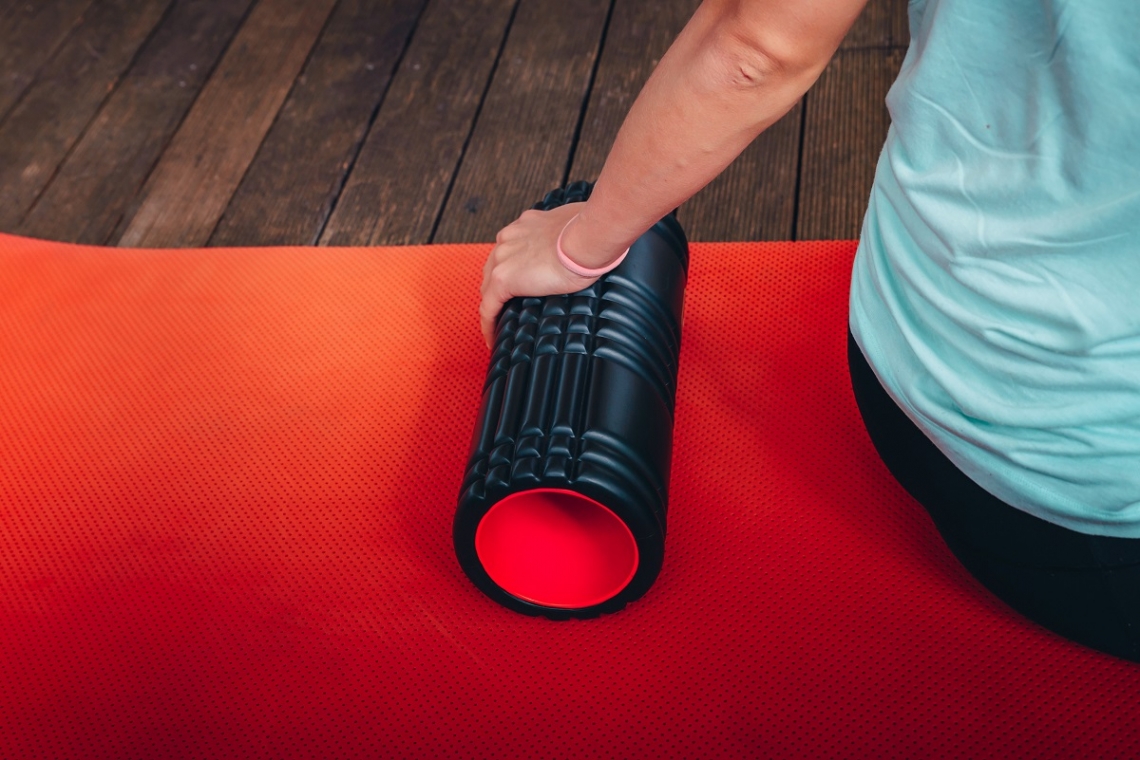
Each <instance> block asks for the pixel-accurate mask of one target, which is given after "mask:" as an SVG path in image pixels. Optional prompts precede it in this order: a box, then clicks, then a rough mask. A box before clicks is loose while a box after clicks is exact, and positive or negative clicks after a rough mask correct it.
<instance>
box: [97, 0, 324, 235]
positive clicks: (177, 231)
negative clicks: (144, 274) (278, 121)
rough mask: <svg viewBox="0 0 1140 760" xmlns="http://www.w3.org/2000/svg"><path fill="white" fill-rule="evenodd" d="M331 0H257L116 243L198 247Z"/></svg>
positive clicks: (304, 55) (272, 114)
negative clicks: (258, 0) (259, 0)
mask: <svg viewBox="0 0 1140 760" xmlns="http://www.w3.org/2000/svg"><path fill="white" fill-rule="evenodd" d="M333 4H334V0H261V2H259V3H258V4H257V5H256V6H255V7H254V9H253V11H252V12H251V13H250V15H249V17H248V18H247V19H246V22H245V23H244V24H243V25H242V28H241V30H240V31H239V32H238V34H237V37H236V38H235V39H234V41H233V43H232V44H231V45H230V48H229V49H228V50H227V51H226V54H225V56H224V57H223V58H222V61H221V63H219V64H218V68H217V70H216V71H215V72H214V73H213V75H212V76H211V77H210V79H209V81H207V82H206V85H205V87H203V88H202V94H201V95H200V96H199V97H198V100H197V101H196V102H195V103H194V106H193V107H192V108H191V109H190V113H189V114H187V116H186V120H185V122H183V124H182V126H181V127H180V128H179V130H178V132H177V133H176V134H175V135H174V138H173V139H172V140H171V143H170V146H169V147H168V148H167V149H166V151H165V152H164V153H163V155H162V158H161V159H160V160H159V162H158V165H157V166H156V167H155V169H154V171H153V172H152V173H151V175H150V178H149V179H148V180H147V183H146V185H145V186H144V187H143V189H142V191H141V193H140V198H139V199H138V201H137V202H136V204H132V205H133V206H134V208H133V209H132V211H133V213H131V212H130V211H129V212H128V214H129V216H128V217H127V219H128V220H129V221H125V222H124V224H123V225H121V228H122V234H121V236H119V244H120V245H124V246H140V247H167V246H200V245H204V244H205V243H206V241H207V240H209V238H210V234H211V233H212V232H213V231H214V227H215V226H216V225H217V223H218V219H219V218H220V217H221V215H222V212H223V211H224V210H225V208H226V204H227V203H229V200H230V198H231V197H232V196H233V193H234V190H235V189H236V188H237V186H238V183H239V182H240V181H241V178H242V176H243V175H244V174H245V171H246V169H247V168H248V167H249V164H250V161H251V160H252V159H253V156H254V154H255V153H256V152H257V148H258V146H259V145H260V144H261V141H262V139H263V138H264V137H265V134H266V132H268V131H269V127H270V126H271V125H272V123H273V119H274V118H275V117H276V115H277V112H278V110H280V108H281V104H282V103H283V102H284V100H285V97H286V96H287V95H288V93H289V90H290V88H291V87H292V85H293V81H294V80H295V79H296V78H297V74H298V73H299V72H300V71H301V67H302V66H303V65H304V62H305V59H306V58H307V57H308V55H309V51H310V50H312V48H313V44H314V43H315V42H316V40H317V36H318V35H319V34H320V31H321V29H322V28H323V26H324V24H325V21H326V19H328V16H329V13H330V11H331V10H332V7H333Z"/></svg>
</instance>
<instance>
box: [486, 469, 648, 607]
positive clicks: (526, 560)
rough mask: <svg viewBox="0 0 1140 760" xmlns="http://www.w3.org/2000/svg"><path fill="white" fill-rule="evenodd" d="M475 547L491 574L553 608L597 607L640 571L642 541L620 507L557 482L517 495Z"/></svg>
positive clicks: (493, 514)
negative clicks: (615, 508) (614, 508)
mask: <svg viewBox="0 0 1140 760" xmlns="http://www.w3.org/2000/svg"><path fill="white" fill-rule="evenodd" d="M475 551H476V553H477V554H478V555H479V561H480V563H482V565H483V568H484V569H485V570H486V571H487V574H488V575H489V576H491V580H493V581H495V583H497V584H498V585H499V586H500V587H501V588H503V589H504V590H505V591H507V592H508V593H511V594H514V595H515V596H517V597H519V598H520V599H525V600H527V601H529V602H534V603H536V604H541V605H544V606H546V607H562V608H571V609H572V608H581V607H590V606H592V605H595V604H601V603H602V602H604V601H606V600H607V599H610V598H611V597H613V596H614V595H615V594H617V593H618V592H619V591H621V590H622V589H623V588H625V586H626V584H627V583H629V582H630V580H631V579H632V578H633V575H634V573H636V572H637V541H636V540H635V539H634V537H633V533H631V532H630V530H629V528H628V527H627V526H626V524H625V523H624V522H622V520H621V518H620V517H618V516H617V515H616V514H614V512H613V511H612V510H611V509H609V508H608V507H606V506H605V505H604V504H601V503H599V502H597V501H595V500H593V499H591V498H589V497H587V496H583V495H581V494H578V493H575V492H573V491H566V490H561V489H557V488H535V489H532V490H529V491H522V492H520V493H516V494H511V495H510V496H507V497H506V498H504V499H502V500H500V501H499V502H497V503H496V504H494V505H493V506H492V507H491V508H490V509H489V510H487V514H486V515H485V516H484V517H483V519H482V520H481V521H480V522H479V527H478V528H477V529H476V531H475Z"/></svg>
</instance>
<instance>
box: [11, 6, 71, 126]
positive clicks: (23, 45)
mask: <svg viewBox="0 0 1140 760" xmlns="http://www.w3.org/2000/svg"><path fill="white" fill-rule="evenodd" d="M7 5H8V7H7V8H6V9H5V11H6V12H5V13H4V15H3V21H2V22H0V119H2V118H3V117H4V115H5V114H7V113H8V111H9V110H10V109H11V108H12V106H13V105H14V104H15V103H16V101H17V100H19V98H20V95H21V94H23V92H24V91H25V90H26V89H27V88H28V86H29V85H30V84H31V83H32V81H33V80H34V79H35V77H36V73H37V72H38V71H39V70H40V67H41V66H43V65H44V63H45V62H46V61H48V60H49V59H50V58H51V56H52V54H53V53H55V51H56V50H57V49H58V48H59V46H60V45H61V44H62V43H63V41H64V40H65V39H66V38H67V35H68V34H70V33H71V31H72V29H74V28H75V25H76V24H77V23H78V22H79V20H80V19H81V18H82V16H83V11H85V10H87V8H88V6H90V5H91V0H35V1H34V2H33V1H32V0H9V2H7Z"/></svg>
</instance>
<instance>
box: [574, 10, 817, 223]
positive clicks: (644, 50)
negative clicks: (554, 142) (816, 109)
mask: <svg viewBox="0 0 1140 760" xmlns="http://www.w3.org/2000/svg"><path fill="white" fill-rule="evenodd" d="M697 5H698V2H696V0H662V1H661V2H657V3H644V2H628V0H626V1H622V0H619V2H618V4H617V5H616V6H615V8H614V13H613V20H612V21H611V23H610V28H609V32H608V34H607V35H606V44H605V50H604V51H603V53H602V60H601V62H600V63H599V66H598V74H597V79H596V81H595V83H594V91H593V93H592V94H591V97H590V104H589V107H588V108H587V111H586V117H585V121H584V122H583V126H582V134H581V139H580V141H579V143H578V148H577V151H576V153H575V155H574V161H573V168H572V171H571V179H596V178H597V176H598V174H599V173H600V172H601V169H602V165H603V164H604V162H605V157H606V154H607V153H608V152H609V149H610V147H611V146H612V145H613V141H614V137H615V136H616V135H617V132H618V129H619V127H620V126H621V123H622V121H623V120H624V119H625V116H626V114H627V113H628V111H629V109H630V107H631V106H632V105H633V101H634V99H635V98H636V97H637V94H638V92H640V90H641V88H642V86H643V85H644V83H645V80H647V79H648V78H649V75H650V73H652V71H653V68H654V67H655V66H656V65H657V62H658V61H659V60H660V59H661V57H662V56H663V55H664V54H665V51H666V50H667V49H668V48H669V45H670V44H672V42H673V40H674V39H675V38H676V36H677V35H678V34H679V33H680V32H681V29H682V28H684V26H685V24H686V23H687V22H688V20H689V18H690V17H691V16H692V14H693V12H694V11H695V10H696V8H697ZM800 117H801V108H800V106H799V105H798V104H797V105H796V106H795V107H794V108H793V109H792V110H791V111H790V112H789V114H788V115H787V116H786V117H784V118H783V119H781V120H780V121H779V122H777V123H776V124H773V125H772V126H771V127H769V128H768V129H767V130H766V131H765V132H764V133H763V134H761V135H760V137H759V138H757V139H756V140H755V141H754V142H753V143H752V144H751V145H750V146H749V147H748V148H747V149H746V150H745V151H744V152H743V153H742V154H741V155H740V157H738V158H737V159H736V161H734V162H733V163H732V164H731V165H730V166H729V167H728V168H727V169H725V171H724V172H722V173H721V174H720V176H718V177H717V178H716V179H714V180H713V181H712V182H711V183H710V184H709V185H708V187H706V188H705V189H704V190H702V191H701V192H699V193H697V194H696V195H695V196H693V198H691V199H690V200H689V201H688V202H686V203H685V204H684V205H683V206H682V207H681V209H680V211H679V213H678V219H679V220H680V221H681V223H682V226H683V227H684V228H685V233H686V234H687V235H688V236H689V238H690V239H691V240H786V239H788V238H789V237H790V236H791V232H792V222H793V218H794V208H795V187H796V169H797V164H798V158H799V142H800Z"/></svg>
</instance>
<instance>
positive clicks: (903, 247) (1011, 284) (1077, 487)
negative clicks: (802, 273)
mask: <svg viewBox="0 0 1140 760" xmlns="http://www.w3.org/2000/svg"><path fill="white" fill-rule="evenodd" d="M910 13H911V35H912V42H911V47H910V50H909V51H908V53H907V56H906V59H905V61H904V63H903V66H902V70H901V72H900V74H899V78H898V80H897V81H896V82H895V84H894V86H893V87H892V88H891V91H890V94H889V95H888V98H887V104H888V107H889V109H890V112H891V118H892V126H891V129H890V133H889V135H888V138H887V142H886V145H885V146H884V150H883V154H882V156H881V157H880V161H879V166H878V169H877V173H876V178H875V185H874V189H873V191H872V195H871V199H870V204H869V208H868V212H867V216H866V219H865V222H864V229H863V234H862V239H861V241H860V248H859V253H858V255H857V257H856V264H855V269H854V272H853V278H852V304H851V326H852V330H853V332H854V333H855V336H856V339H857V340H858V342H859V344H860V346H861V347H862V348H863V350H864V352H865V353H866V354H867V357H868V359H869V361H870V362H871V364H872V366H873V367H874V368H875V370H876V373H877V374H878V375H879V377H880V379H881V380H882V381H883V383H884V385H885V386H886V387H887V390H888V391H889V392H890V393H891V395H892V396H893V397H894V398H895V399H896V401H898V402H899V404H900V405H901V406H902V407H903V409H904V410H905V411H906V412H907V413H908V415H910V416H911V418H912V419H914V420H915V422H916V423H918V424H919V426H920V427H922V428H923V429H924V430H925V431H926V432H927V434H928V435H930V437H931V438H932V439H933V440H934V441H935V443H937V444H938V445H939V447H940V448H941V449H942V450H943V451H944V452H946V453H947V455H949V456H950V458H951V459H952V460H953V461H955V463H957V464H958V465H959V467H961V468H962V469H963V470H965V471H966V472H967V473H968V474H970V475H971V476H972V477H973V478H974V479H975V480H977V481H978V482H979V483H980V484H981V485H983V486H984V487H986V488H987V489H988V490H990V491H991V492H993V493H995V495H997V496H999V497H1000V498H1002V499H1004V500H1005V501H1007V502H1009V503H1011V504H1013V505H1014V506H1017V507H1019V508H1022V509H1024V510H1026V511H1028V512H1030V513H1032V514H1035V515H1037V516H1039V517H1042V518H1044V519H1048V520H1051V521H1053V522H1056V523H1058V524H1061V525H1064V526H1065V527H1069V528H1071V529H1074V530H1080V531H1083V532H1086V533H1097V534H1103V535H1119V536H1127V537H1140V2H1137V0H1084V1H1080V2H1065V1H1063V0H917V1H916V2H912V3H911V5H910Z"/></svg>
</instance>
